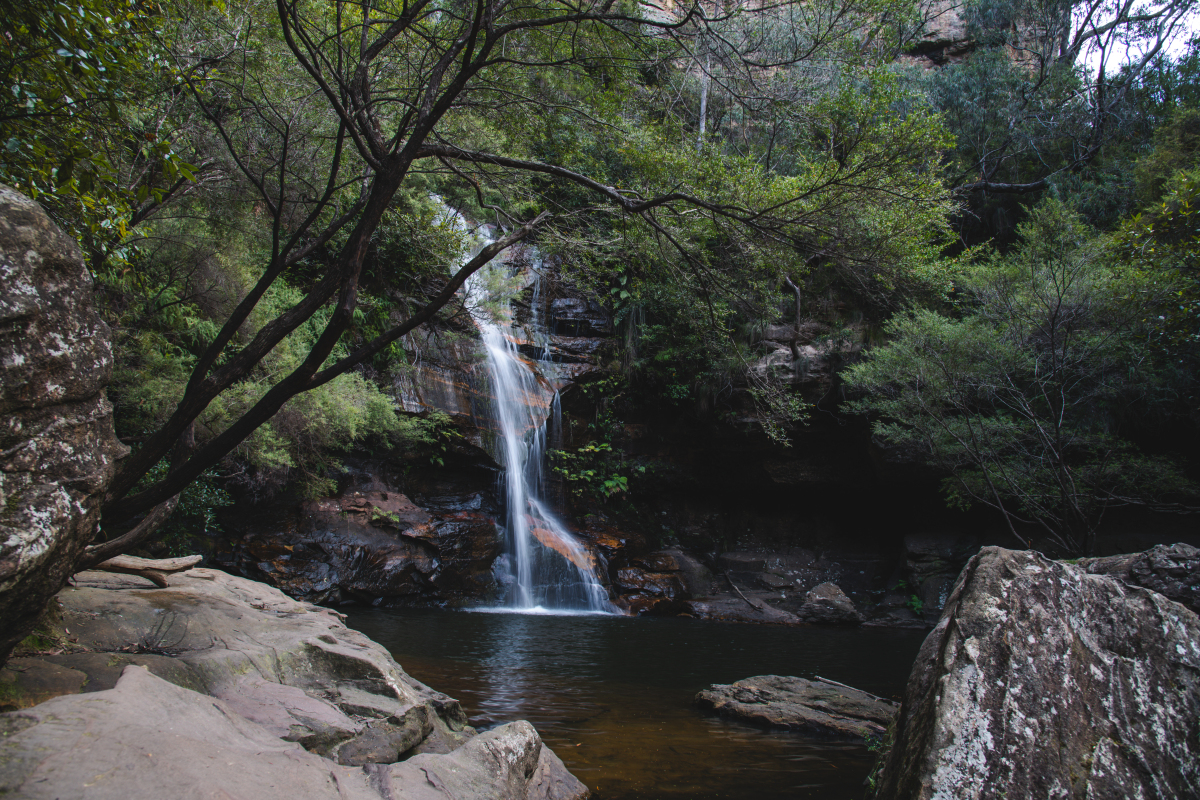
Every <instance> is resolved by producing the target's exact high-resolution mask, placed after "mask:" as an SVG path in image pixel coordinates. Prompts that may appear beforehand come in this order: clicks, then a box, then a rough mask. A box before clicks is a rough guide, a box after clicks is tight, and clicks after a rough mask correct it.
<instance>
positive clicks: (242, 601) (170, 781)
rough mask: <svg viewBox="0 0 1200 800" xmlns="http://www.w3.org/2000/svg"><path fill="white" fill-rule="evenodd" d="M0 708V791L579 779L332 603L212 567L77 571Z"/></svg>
mask: <svg viewBox="0 0 1200 800" xmlns="http://www.w3.org/2000/svg"><path fill="white" fill-rule="evenodd" d="M0 706H2V707H3V708H4V709H5V710H7V711H8V713H5V714H0V730H2V731H3V737H2V738H0V763H2V764H4V769H3V770H0V794H13V795H17V796H21V797H29V798H70V797H85V796H86V797H87V798H89V799H90V800H96V799H97V798H121V800H125V799H126V798H129V797H190V796H199V795H200V794H203V795H204V796H209V795H210V794H217V795H221V796H232V797H288V798H291V800H307V799H308V798H314V799H315V798H356V799H358V798H361V799H362V800H380V798H383V799H384V800H391V799H392V798H399V797H429V798H456V799H457V800H469V799H470V798H480V800H482V798H505V799H506V800H507V799H510V798H511V800H542V799H543V798H544V799H545V800H575V799H576V798H584V797H586V796H587V794H588V791H587V789H586V788H585V787H584V786H583V784H581V783H580V782H579V781H578V780H576V779H575V778H574V777H573V776H572V775H571V774H570V773H569V772H568V771H567V770H566V768H565V767H564V766H563V764H562V762H561V761H560V760H559V759H558V758H557V757H556V756H555V755H554V753H553V752H552V751H551V750H550V749H549V748H548V747H545V746H543V744H542V742H541V739H540V737H539V736H538V734H537V731H536V730H534V728H533V726H531V725H529V724H528V723H527V722H521V721H517V722H511V723H509V724H506V725H502V726H500V727H498V728H496V729H494V730H491V731H488V732H486V733H482V734H477V733H476V732H475V731H474V730H473V729H471V728H470V727H469V726H468V725H467V724H466V723H467V719H466V715H465V714H464V713H463V710H462V708H461V707H460V706H459V704H458V702H457V701H455V700H453V699H452V698H449V697H447V696H445V695H443V694H441V693H440V692H437V691H435V690H433V689H430V688H429V687H427V686H425V685H423V684H421V683H420V682H418V681H416V680H414V679H413V678H411V677H410V676H408V675H407V674H406V673H405V672H404V670H403V669H402V668H401V667H400V666H399V665H398V664H397V663H396V662H395V661H394V660H393V659H392V658H391V656H390V655H389V654H388V653H387V652H386V651H385V650H384V649H383V648H382V647H380V646H379V645H377V644H375V643H374V642H372V641H370V640H369V639H367V638H366V637H365V636H363V635H362V634H359V633H357V632H356V631H352V630H350V629H348V628H346V626H345V625H343V624H342V621H341V620H340V619H339V617H338V615H337V614H336V613H335V612H331V611H329V610H327V609H322V608H319V607H316V606H312V605H309V604H306V603H302V602H297V601H295V600H292V599H291V598H289V597H287V596H286V595H284V594H283V593H282V592H280V591H278V590H275V589H272V588H270V587H268V586H265V585H263V584H261V583H256V582H254V581H249V580H246V579H243V578H237V577H234V576H231V575H227V574H225V573H223V572H220V571H217V570H210V569H193V570H190V571H188V572H185V573H180V574H178V575H173V576H172V577H171V579H170V586H169V587H167V588H164V589H160V588H158V587H154V586H152V585H151V584H150V583H149V582H148V581H145V580H144V579H141V578H138V577H134V576H126V575H112V574H108V573H96V572H87V573H82V574H81V575H80V576H78V578H77V580H76V583H75V585H74V586H72V587H69V588H67V589H65V590H64V591H63V592H61V593H60V594H59V595H58V598H57V599H56V601H55V602H54V603H52V608H51V613H50V614H49V615H48V616H47V617H44V618H43V622H42V625H41V626H40V627H39V629H38V631H37V633H36V635H35V638H34V639H33V640H32V641H30V642H28V643H27V645H26V646H25V648H24V649H23V650H22V651H19V652H18V654H17V655H16V656H15V657H14V658H12V659H11V660H10V661H9V662H8V664H7V665H6V666H5V668H4V669H3V670H2V671H0Z"/></svg>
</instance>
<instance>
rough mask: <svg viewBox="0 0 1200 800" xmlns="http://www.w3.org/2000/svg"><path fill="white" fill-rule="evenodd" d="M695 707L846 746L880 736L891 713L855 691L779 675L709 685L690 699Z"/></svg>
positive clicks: (893, 708) (887, 703)
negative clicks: (847, 743)
mask: <svg viewBox="0 0 1200 800" xmlns="http://www.w3.org/2000/svg"><path fill="white" fill-rule="evenodd" d="M696 705H698V706H699V707H700V708H703V709H705V710H708V711H713V712H715V713H717V714H720V715H721V716H724V717H731V718H733V719H739V720H742V721H744V722H750V723H753V724H755V725H763V726H765V727H768V728H784V729H786V730H792V731H798V732H800V733H807V734H810V735H814V736H820V737H824V738H833V739H847V740H851V741H855V740H858V741H861V740H863V739H865V738H866V737H868V736H880V735H882V734H883V732H884V731H885V730H887V726H888V723H890V722H891V721H892V717H894V716H895V715H896V710H897V708H896V704H895V703H892V702H890V701H887V700H882V699H880V698H878V697H875V696H874V695H871V694H867V693H866V692H863V691H859V690H858V689H852V688H850V687H848V686H839V685H837V684H832V683H826V682H825V681H819V680H817V681H810V680H805V679H804V678H793V677H789V676H785V675H759V676H758V677H755V678H746V679H744V680H740V681H738V682H736V683H731V684H714V685H713V686H710V687H709V688H707V689H705V690H704V691H702V692H700V693H699V694H698V695H696Z"/></svg>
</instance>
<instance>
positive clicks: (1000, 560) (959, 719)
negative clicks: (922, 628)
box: [875, 547, 1200, 800]
mask: <svg viewBox="0 0 1200 800" xmlns="http://www.w3.org/2000/svg"><path fill="white" fill-rule="evenodd" d="M876 786H877V788H876V795H875V796H876V797H877V798H887V800H893V799H895V800H900V799H901V798H903V799H904V800H907V799H908V798H1009V800H1013V798H1046V797H1062V798H1081V799H1082V798H1088V800H1106V799H1107V798H1112V800H1117V798H1121V799H1122V800H1123V799H1124V798H1130V797H1140V798H1163V800H1167V799H1168V798H1182V797H1200V617H1197V615H1196V614H1194V613H1193V612H1192V611H1190V610H1188V609H1187V608H1185V607H1184V606H1182V605H1180V604H1179V603H1176V602H1173V601H1171V600H1168V599H1167V598H1165V597H1163V596H1162V595H1160V594H1157V593H1155V592H1152V591H1148V590H1146V589H1141V588H1133V587H1129V586H1126V585H1124V584H1122V583H1120V582H1118V581H1116V580H1114V579H1112V578H1108V577H1104V576H1100V575H1092V574H1089V573H1087V572H1085V571H1084V570H1083V569H1080V568H1079V567H1076V566H1072V565H1069V564H1062V563H1059V562H1055V561H1051V560H1049V559H1047V558H1045V557H1043V556H1041V555H1040V554H1038V553H1034V552H1014V551H1010V550H1004V549H1002V548H998V547H986V548H984V549H983V550H981V551H980V552H979V554H978V555H976V556H975V557H974V558H972V559H971V561H970V562H968V564H967V566H966V567H965V568H964V570H963V572H962V575H961V576H959V579H958V582H957V583H956V584H955V587H954V591H953V592H952V593H951V595H950V598H949V601H948V602H947V604H946V610H945V612H944V613H943V615H942V618H941V620H940V621H939V622H938V625H937V627H936V628H935V629H934V630H933V632H931V633H930V634H929V637H928V638H927V639H926V640H925V644H924V645H923V646H922V648H921V653H920V655H919V656H918V657H917V663H916V666H915V667H914V669H913V672H912V675H911V677H910V678H909V682H908V688H907V691H906V693H905V697H904V704H903V706H902V709H901V712H900V716H899V717H898V719H897V724H896V729H895V731H894V741H893V743H892V746H891V750H890V752H889V754H888V756H887V758H886V761H885V763H884V764H883V767H882V769H881V772H880V774H879V777H878V780H877V784H876Z"/></svg>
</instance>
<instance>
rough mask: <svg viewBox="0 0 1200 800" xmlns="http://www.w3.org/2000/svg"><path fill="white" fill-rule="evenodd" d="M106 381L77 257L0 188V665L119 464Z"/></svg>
mask: <svg viewBox="0 0 1200 800" xmlns="http://www.w3.org/2000/svg"><path fill="white" fill-rule="evenodd" d="M111 373H112V350H111V347H110V345H109V332H108V327H107V326H106V325H105V324H104V322H103V321H102V320H101V319H100V317H99V315H98V314H97V313H96V310H95V308H94V306H93V304H92V279H91V275H89V274H88V271H87V268H86V267H85V266H84V263H83V256H82V255H81V254H80V252H79V247H78V246H77V245H76V244H75V242H74V240H72V239H71V238H70V237H69V236H67V235H66V234H65V233H63V232H62V230H60V229H59V227H58V226H57V225H55V224H54V223H53V222H52V221H51V220H50V218H49V217H47V216H46V214H45V212H44V211H42V209H41V207H40V206H38V205H37V204H36V203H34V202H33V201H32V200H30V199H29V198H27V197H24V196H23V195H21V194H18V193H17V192H14V191H13V190H11V189H9V188H8V187H4V186H0V508H2V509H3V511H0V619H3V620H4V625H3V626H0V627H2V628H3V631H2V632H0V661H3V659H4V658H5V657H7V656H8V654H9V652H10V651H11V650H12V648H13V647H14V646H15V645H16V644H17V643H18V642H20V641H21V639H23V638H24V637H25V636H26V635H27V634H28V633H29V632H30V630H32V628H33V625H34V622H35V620H36V619H37V616H38V614H40V613H41V611H42V609H43V608H45V605H46V603H47V602H48V601H49V599H50V598H51V597H52V596H53V595H54V594H55V593H56V592H57V591H58V590H59V589H61V588H62V586H63V584H64V583H65V582H66V579H67V578H68V577H69V576H70V574H71V572H72V571H73V567H74V564H75V561H76V559H77V558H78V556H79V554H80V553H81V552H82V550H83V548H84V547H85V546H86V545H87V544H88V543H89V542H90V541H91V539H92V536H93V535H94V534H95V531H96V524H97V521H98V518H99V506H98V501H99V498H100V496H101V494H102V493H103V491H104V488H105V487H106V486H107V485H108V482H109V480H110V479H111V478H112V474H113V466H114V461H115V460H116V459H118V458H120V457H121V456H123V455H124V454H125V453H126V452H127V450H126V448H124V446H122V445H121V443H120V442H119V441H117V438H116V435H115V434H114V432H113V424H112V406H111V405H110V404H109V402H108V399H107V398H106V397H105V393H104V388H105V386H107V384H108V381H109V378H110V376H111Z"/></svg>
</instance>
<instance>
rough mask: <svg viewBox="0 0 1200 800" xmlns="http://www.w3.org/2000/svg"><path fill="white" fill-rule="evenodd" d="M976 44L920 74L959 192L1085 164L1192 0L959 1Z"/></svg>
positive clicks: (1038, 185)
mask: <svg viewBox="0 0 1200 800" xmlns="http://www.w3.org/2000/svg"><path fill="white" fill-rule="evenodd" d="M963 15H964V17H965V18H966V22H967V30H968V32H969V35H970V36H971V38H972V39H973V41H974V43H975V51H974V52H973V53H972V54H971V55H970V56H969V57H967V58H966V59H964V60H963V61H961V62H959V63H956V64H950V65H947V66H945V67H943V68H941V69H939V70H936V71H934V72H933V73H931V74H930V75H929V76H928V77H927V85H928V87H929V92H930V96H931V99H932V102H933V103H934V105H935V106H936V107H937V108H939V109H940V110H941V111H942V112H943V113H944V114H945V116H946V119H947V124H948V125H949V126H950V127H951V129H952V130H953V131H954V132H955V134H956V136H957V138H958V146H957V158H956V160H955V162H954V164H953V170H954V171H953V174H952V175H951V181H952V184H953V185H954V186H955V187H956V188H957V190H958V191H959V192H960V193H963V194H970V193H978V192H985V193H1002V194H1009V195H1023V194H1029V193H1031V192H1038V191H1040V190H1042V189H1045V188H1046V187H1047V186H1049V185H1050V183H1051V182H1052V181H1053V180H1054V179H1055V177H1056V176H1058V175H1060V174H1062V173H1065V172H1077V171H1079V170H1081V169H1083V168H1084V167H1086V166H1087V165H1088V164H1089V163H1091V162H1092V161H1093V160H1094V159H1095V158H1096V157H1097V155H1098V154H1099V153H1100V152H1101V150H1102V149H1103V148H1104V146H1105V144H1106V143H1107V142H1109V141H1110V140H1111V139H1112V138H1113V137H1114V136H1115V135H1118V134H1119V133H1120V132H1121V129H1122V127H1123V126H1125V125H1127V124H1129V123H1130V122H1136V120H1130V119H1129V115H1130V113H1131V112H1132V111H1134V106H1133V105H1132V104H1131V103H1130V102H1129V101H1130V99H1131V95H1132V94H1134V93H1136V92H1137V91H1138V90H1139V88H1140V86H1141V84H1142V81H1143V79H1144V78H1146V76H1148V75H1149V74H1150V73H1152V72H1153V71H1154V69H1155V67H1156V64H1159V63H1160V61H1161V57H1162V56H1163V55H1164V54H1165V53H1166V50H1167V48H1169V47H1170V46H1171V45H1172V44H1173V43H1175V42H1176V41H1178V40H1179V39H1181V38H1182V37H1183V36H1184V35H1186V34H1187V31H1188V30H1189V26H1190V25H1192V24H1194V21H1195V19H1196V3H1195V0H1154V2H1148V3H1133V2H1127V1H1126V0H969V2H967V3H965V4H964V6H963Z"/></svg>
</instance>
